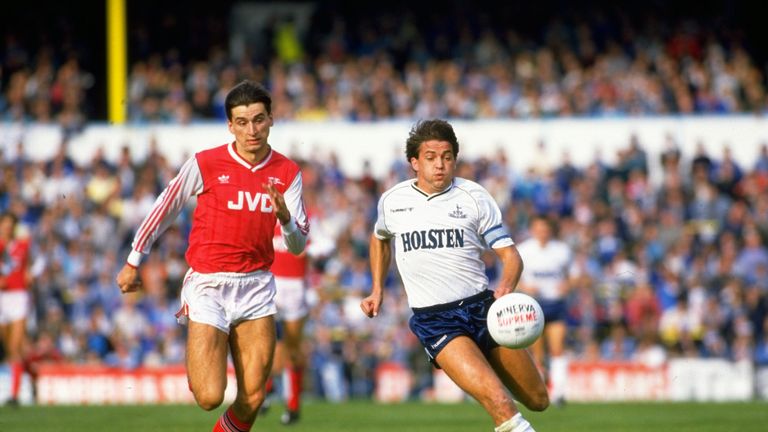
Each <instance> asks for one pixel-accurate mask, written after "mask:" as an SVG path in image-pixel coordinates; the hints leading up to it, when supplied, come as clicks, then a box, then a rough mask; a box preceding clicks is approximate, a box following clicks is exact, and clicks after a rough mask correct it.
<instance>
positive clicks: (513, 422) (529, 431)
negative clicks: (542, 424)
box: [494, 413, 536, 432]
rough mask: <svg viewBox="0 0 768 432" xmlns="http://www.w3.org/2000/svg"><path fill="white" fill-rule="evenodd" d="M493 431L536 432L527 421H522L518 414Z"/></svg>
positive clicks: (521, 416) (520, 415)
mask: <svg viewBox="0 0 768 432" xmlns="http://www.w3.org/2000/svg"><path fill="white" fill-rule="evenodd" d="M494 431H495V432H536V431H535V430H534V429H533V426H531V424H530V423H528V420H526V419H524V418H523V415H522V414H520V413H517V414H515V415H514V416H512V418H511V419H509V420H507V421H505V422H504V423H502V424H500V425H499V426H498V427H497V428H496V429H494Z"/></svg>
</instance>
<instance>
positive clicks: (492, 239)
mask: <svg viewBox="0 0 768 432" xmlns="http://www.w3.org/2000/svg"><path fill="white" fill-rule="evenodd" d="M505 237H506V238H509V233H507V230H505V229H503V227H502V226H501V225H497V226H495V227H493V228H491V229H489V230H488V231H486V232H485V234H483V238H484V239H485V242H486V243H488V245H489V246H490V245H493V244H494V243H496V242H497V241H499V240H501V239H503V238H505Z"/></svg>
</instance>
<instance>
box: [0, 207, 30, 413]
mask: <svg viewBox="0 0 768 432" xmlns="http://www.w3.org/2000/svg"><path fill="white" fill-rule="evenodd" d="M17 225H18V219H17V218H16V216H15V215H13V214H12V213H4V214H2V215H0V341H2V343H3V347H4V349H5V357H6V361H7V362H8V366H9V367H10V370H11V398H10V399H9V400H8V401H7V402H6V403H7V404H8V405H11V406H16V405H18V403H19V402H18V397H19V387H20V386H21V374H22V372H23V370H24V367H23V364H22V349H23V347H24V342H25V339H26V328H27V319H26V317H27V315H29V312H30V297H29V291H28V290H27V282H28V277H29V276H28V273H27V268H28V267H29V239H28V238H25V237H21V236H19V235H18V232H17V229H16V228H17Z"/></svg>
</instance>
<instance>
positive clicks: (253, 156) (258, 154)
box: [235, 144, 272, 165]
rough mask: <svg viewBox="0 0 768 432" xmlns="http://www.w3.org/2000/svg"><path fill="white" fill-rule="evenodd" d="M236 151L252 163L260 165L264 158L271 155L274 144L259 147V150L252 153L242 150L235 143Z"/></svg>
mask: <svg viewBox="0 0 768 432" xmlns="http://www.w3.org/2000/svg"><path fill="white" fill-rule="evenodd" d="M235 151H237V154H239V155H240V157H242V158H243V159H245V160H246V161H248V163H250V164H251V165H258V164H260V163H261V162H262V161H263V160H264V158H266V157H267V155H269V152H270V151H272V146H270V145H269V144H267V145H265V146H263V147H261V148H259V149H258V150H257V151H255V152H253V153H250V152H243V151H242V150H240V149H238V148H237V145H235Z"/></svg>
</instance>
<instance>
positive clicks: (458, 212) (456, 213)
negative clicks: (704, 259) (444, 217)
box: [448, 204, 467, 219]
mask: <svg viewBox="0 0 768 432" xmlns="http://www.w3.org/2000/svg"><path fill="white" fill-rule="evenodd" d="M448 216H450V217H452V218H456V219H466V217H467V214H466V213H464V212H463V211H462V210H461V207H459V205H458V204H456V210H453V211H452V212H450V213H448Z"/></svg>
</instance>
